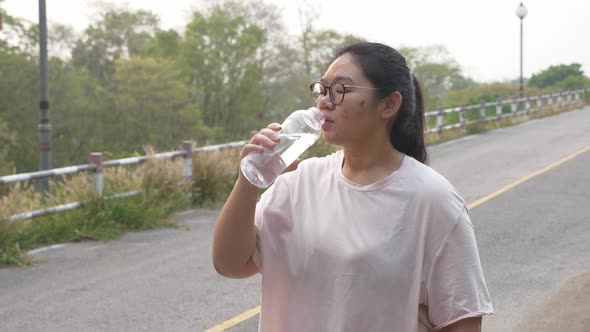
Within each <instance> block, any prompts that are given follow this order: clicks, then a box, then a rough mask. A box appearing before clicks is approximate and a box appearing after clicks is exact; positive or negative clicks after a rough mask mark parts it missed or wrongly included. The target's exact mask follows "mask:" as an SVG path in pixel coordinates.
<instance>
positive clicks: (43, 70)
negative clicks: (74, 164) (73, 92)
mask: <svg viewBox="0 0 590 332" xmlns="http://www.w3.org/2000/svg"><path fill="white" fill-rule="evenodd" d="M39 74H40V79H41V101H40V103H39V108H40V111H41V114H40V115H41V116H40V119H39V120H40V122H39V127H38V128H39V154H40V156H39V159H40V160H39V166H40V167H39V168H40V170H41V171H45V170H48V169H51V124H50V123H49V92H48V83H47V13H46V5H45V0H39ZM40 181H41V190H42V192H43V193H44V194H47V193H48V192H49V178H47V177H44V178H42V179H41V180H40Z"/></svg>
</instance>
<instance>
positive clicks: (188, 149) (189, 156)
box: [182, 141, 193, 183]
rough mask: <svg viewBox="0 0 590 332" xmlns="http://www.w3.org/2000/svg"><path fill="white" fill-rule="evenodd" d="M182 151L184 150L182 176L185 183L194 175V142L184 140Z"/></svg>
mask: <svg viewBox="0 0 590 332" xmlns="http://www.w3.org/2000/svg"><path fill="white" fill-rule="evenodd" d="M182 151H183V152H184V154H183V155H182V158H183V164H182V165H183V168H182V177H183V178H184V181H185V183H189V182H190V180H191V177H192V175H193V142H192V141H183V142H182Z"/></svg>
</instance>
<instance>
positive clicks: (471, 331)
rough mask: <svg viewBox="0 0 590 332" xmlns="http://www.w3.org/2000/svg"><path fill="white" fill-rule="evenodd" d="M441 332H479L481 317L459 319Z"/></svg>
mask: <svg viewBox="0 0 590 332" xmlns="http://www.w3.org/2000/svg"><path fill="white" fill-rule="evenodd" d="M441 332H481V317H470V318H465V319H461V320H460V321H458V322H455V323H453V324H451V325H449V326H447V327H445V328H444V329H442V330H441Z"/></svg>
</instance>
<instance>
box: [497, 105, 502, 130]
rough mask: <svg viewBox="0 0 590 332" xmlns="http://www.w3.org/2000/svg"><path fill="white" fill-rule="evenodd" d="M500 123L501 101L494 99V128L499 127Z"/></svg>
mask: <svg viewBox="0 0 590 332" xmlns="http://www.w3.org/2000/svg"><path fill="white" fill-rule="evenodd" d="M500 121H502V101H501V100H500V98H498V99H496V126H497V127H499V126H500Z"/></svg>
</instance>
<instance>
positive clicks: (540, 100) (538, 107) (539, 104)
mask: <svg viewBox="0 0 590 332" xmlns="http://www.w3.org/2000/svg"><path fill="white" fill-rule="evenodd" d="M541 107H543V97H541V94H540V93H538V94H537V103H536V104H535V111H540V110H541Z"/></svg>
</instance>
